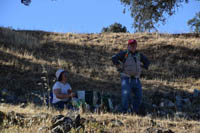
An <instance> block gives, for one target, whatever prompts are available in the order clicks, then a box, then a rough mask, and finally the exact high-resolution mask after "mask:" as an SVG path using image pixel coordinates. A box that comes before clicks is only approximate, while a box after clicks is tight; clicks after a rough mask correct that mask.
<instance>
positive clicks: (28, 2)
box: [21, 0, 31, 6]
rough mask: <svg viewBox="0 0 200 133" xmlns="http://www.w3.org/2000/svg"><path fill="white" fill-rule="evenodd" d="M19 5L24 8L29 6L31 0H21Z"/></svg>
mask: <svg viewBox="0 0 200 133" xmlns="http://www.w3.org/2000/svg"><path fill="white" fill-rule="evenodd" d="M21 3H22V4H24V5H26V6H29V4H30V3H31V0H21Z"/></svg>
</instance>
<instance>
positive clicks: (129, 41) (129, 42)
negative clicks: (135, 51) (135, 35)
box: [128, 39, 137, 45]
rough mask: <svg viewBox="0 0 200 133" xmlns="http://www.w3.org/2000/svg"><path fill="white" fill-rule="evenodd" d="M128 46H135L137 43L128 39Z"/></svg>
mask: <svg viewBox="0 0 200 133" xmlns="http://www.w3.org/2000/svg"><path fill="white" fill-rule="evenodd" d="M130 44H136V45H137V41H136V40H134V39H130V40H128V45H130Z"/></svg>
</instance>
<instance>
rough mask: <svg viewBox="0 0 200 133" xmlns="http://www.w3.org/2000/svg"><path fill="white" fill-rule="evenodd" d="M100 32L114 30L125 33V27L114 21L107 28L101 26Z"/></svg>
mask: <svg viewBox="0 0 200 133" xmlns="http://www.w3.org/2000/svg"><path fill="white" fill-rule="evenodd" d="M101 32H114V33H119V32H124V33H126V32H127V29H126V27H125V26H122V25H121V24H119V23H114V24H111V25H110V26H109V27H107V28H105V27H104V28H103V29H102V30H101Z"/></svg>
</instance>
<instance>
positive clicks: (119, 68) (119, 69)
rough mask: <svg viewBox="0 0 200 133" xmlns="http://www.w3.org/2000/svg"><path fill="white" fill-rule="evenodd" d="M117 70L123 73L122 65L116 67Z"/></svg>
mask: <svg viewBox="0 0 200 133" xmlns="http://www.w3.org/2000/svg"><path fill="white" fill-rule="evenodd" d="M116 68H117V71H118V72H122V71H123V69H122V66H121V64H118V65H116Z"/></svg>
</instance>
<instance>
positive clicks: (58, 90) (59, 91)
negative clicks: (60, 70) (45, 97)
mask: <svg viewBox="0 0 200 133" xmlns="http://www.w3.org/2000/svg"><path fill="white" fill-rule="evenodd" d="M53 91H54V93H55V95H56V98H59V99H65V98H71V97H73V93H70V94H63V93H61V89H59V88H57V89H54V90H53Z"/></svg>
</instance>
